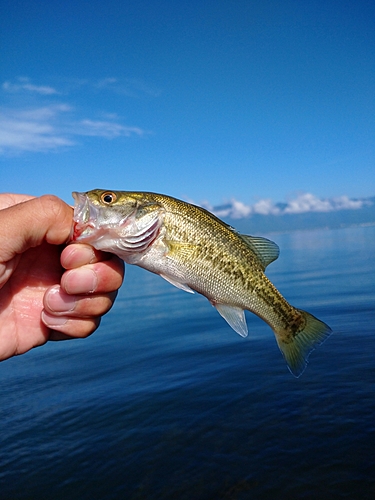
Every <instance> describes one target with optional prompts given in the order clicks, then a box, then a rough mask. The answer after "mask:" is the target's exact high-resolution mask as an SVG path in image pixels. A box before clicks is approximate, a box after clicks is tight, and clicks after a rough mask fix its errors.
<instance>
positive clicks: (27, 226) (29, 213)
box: [0, 195, 73, 262]
mask: <svg viewBox="0 0 375 500" xmlns="http://www.w3.org/2000/svg"><path fill="white" fill-rule="evenodd" d="M72 220H73V209H72V208H71V207H70V206H69V205H67V204H66V203H65V202H63V201H62V200H60V198H58V197H57V196H53V195H44V196H41V197H40V198H33V199H31V200H28V201H25V202H23V203H18V204H17V205H13V206H11V207H9V208H5V209H4V210H0V234H2V235H3V240H2V244H1V247H0V262H7V261H9V260H11V259H13V258H14V257H15V256H17V255H19V254H21V253H23V252H25V251H26V250H28V249H29V248H32V247H36V246H39V245H41V243H42V242H43V241H47V242H48V243H51V244H54V245H60V244H62V243H65V242H66V241H67V240H68V237H69V234H70V229H71V226H72Z"/></svg>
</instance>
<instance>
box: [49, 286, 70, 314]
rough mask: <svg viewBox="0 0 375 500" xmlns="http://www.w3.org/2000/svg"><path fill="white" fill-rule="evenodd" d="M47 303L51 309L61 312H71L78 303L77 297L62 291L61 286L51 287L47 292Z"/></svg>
mask: <svg viewBox="0 0 375 500" xmlns="http://www.w3.org/2000/svg"><path fill="white" fill-rule="evenodd" d="M45 303H46V306H47V308H48V309H49V310H50V311H52V312H59V313H60V312H71V311H73V310H74V308H75V307H76V305H77V301H76V299H75V297H74V296H72V295H68V294H66V293H64V292H62V291H61V289H60V287H58V288H57V287H56V288H51V289H50V290H49V291H48V292H47V294H46V296H45Z"/></svg>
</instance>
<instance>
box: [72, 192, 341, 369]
mask: <svg viewBox="0 0 375 500" xmlns="http://www.w3.org/2000/svg"><path fill="white" fill-rule="evenodd" d="M72 194H73V198H74V200H75V206H74V215H73V225H72V232H71V236H70V242H82V243H87V244H89V245H91V246H93V247H94V248H96V249H97V250H102V251H105V252H110V253H113V254H115V255H117V256H118V257H120V258H121V259H123V260H124V262H125V263H127V264H133V265H137V266H139V267H142V268H144V269H146V270H148V271H151V272H152V273H155V274H158V275H160V276H161V277H162V278H164V279H165V280H167V281H168V282H169V283H171V284H172V285H174V286H176V287H177V288H180V289H181V290H184V291H186V292H189V293H194V292H197V293H199V294H202V295H203V296H205V297H206V298H207V299H208V300H209V301H210V302H211V304H212V305H213V306H214V307H215V308H216V309H217V311H218V312H219V314H220V315H221V316H222V317H223V318H224V319H225V320H226V321H227V323H228V324H229V325H230V326H231V327H232V328H233V330H235V331H236V332H237V333H238V334H239V335H241V336H242V337H246V336H247V335H248V328H247V324H246V318H245V312H244V311H245V310H247V311H251V312H252V313H254V314H256V315H257V316H259V317H260V318H262V319H263V320H264V321H265V322H266V323H267V324H268V325H269V326H270V327H271V329H272V330H273V332H274V334H275V338H276V342H277V345H278V347H279V349H280V351H281V353H282V355H283V357H284V359H285V361H286V364H287V366H288V368H289V370H290V372H291V373H292V374H293V375H294V376H295V377H299V376H300V375H301V374H302V372H303V371H304V370H305V368H306V365H307V363H308V357H309V355H310V354H311V352H312V351H313V350H314V349H315V348H316V347H317V346H318V345H320V344H322V343H323V342H324V341H325V340H326V339H327V338H328V336H329V335H330V334H331V333H332V330H331V328H330V327H329V326H328V325H327V324H325V323H324V322H322V321H320V320H319V319H317V318H316V317H314V316H313V315H311V314H309V313H308V312H306V311H303V310H301V309H297V308H295V307H293V306H292V305H290V304H289V303H288V302H287V300H286V299H285V298H284V297H283V296H282V295H281V293H280V292H279V291H278V290H277V288H276V287H275V286H274V285H273V284H272V283H271V281H270V280H269V279H268V278H267V276H266V275H265V270H266V268H267V266H268V265H269V264H270V263H271V262H273V261H275V260H276V259H277V258H278V256H279V247H278V246H277V245H276V243H274V242H272V241H270V240H268V239H266V238H263V237H260V236H249V235H244V234H240V233H239V232H237V231H236V230H235V229H234V228H233V227H231V226H229V225H228V224H226V223H225V222H223V221H222V220H220V219H219V218H218V217H216V216H215V215H214V214H212V213H210V212H209V211H208V210H206V209H204V208H202V207H199V206H196V205H193V204H191V203H187V202H184V201H182V200H179V199H177V198H173V197H171V196H167V195H164V194H157V193H152V192H131V191H111V190H105V189H93V190H91V191H87V192H82V193H81V192H73V193H72Z"/></svg>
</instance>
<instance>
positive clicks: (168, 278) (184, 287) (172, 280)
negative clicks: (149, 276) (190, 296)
mask: <svg viewBox="0 0 375 500" xmlns="http://www.w3.org/2000/svg"><path fill="white" fill-rule="evenodd" d="M160 276H161V277H162V278H164V279H165V280H166V281H168V283H170V284H171V285H173V286H176V287H177V288H180V290H184V292H188V293H194V290H192V289H191V288H190V287H189V286H188V285H187V284H186V283H182V282H181V281H178V280H177V279H176V278H172V277H171V276H168V275H167V274H160Z"/></svg>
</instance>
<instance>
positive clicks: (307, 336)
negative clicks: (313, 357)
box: [276, 309, 332, 377]
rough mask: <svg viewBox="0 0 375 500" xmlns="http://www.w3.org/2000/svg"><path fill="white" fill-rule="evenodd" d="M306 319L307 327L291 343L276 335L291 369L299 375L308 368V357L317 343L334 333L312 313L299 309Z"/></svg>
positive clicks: (295, 374) (294, 373)
mask: <svg viewBox="0 0 375 500" xmlns="http://www.w3.org/2000/svg"><path fill="white" fill-rule="evenodd" d="M298 311H299V312H300V313H301V314H302V315H303V317H304V318H305V320H306V326H305V328H304V329H303V330H302V331H300V332H298V333H297V335H295V336H294V337H293V340H292V341H291V342H289V343H287V342H285V340H283V337H281V336H280V335H276V340H277V343H278V346H279V348H280V351H281V352H282V354H283V356H284V358H285V361H286V363H287V365H288V368H289V370H290V371H291V373H292V374H293V375H294V376H295V377H299V376H300V375H301V374H302V373H303V371H304V370H305V368H306V365H307V360H308V357H309V356H310V353H311V352H312V351H313V350H314V349H315V347H316V346H317V345H320V344H322V343H323V342H324V341H325V340H326V339H327V338H328V337H329V336H330V335H331V333H332V330H331V329H330V327H329V326H328V325H326V324H325V323H323V321H320V320H319V319H317V318H315V317H314V316H313V315H312V314H309V313H308V312H306V311H302V310H300V309H298Z"/></svg>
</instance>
